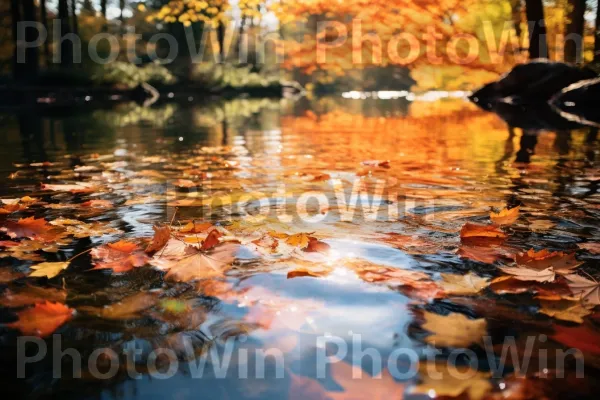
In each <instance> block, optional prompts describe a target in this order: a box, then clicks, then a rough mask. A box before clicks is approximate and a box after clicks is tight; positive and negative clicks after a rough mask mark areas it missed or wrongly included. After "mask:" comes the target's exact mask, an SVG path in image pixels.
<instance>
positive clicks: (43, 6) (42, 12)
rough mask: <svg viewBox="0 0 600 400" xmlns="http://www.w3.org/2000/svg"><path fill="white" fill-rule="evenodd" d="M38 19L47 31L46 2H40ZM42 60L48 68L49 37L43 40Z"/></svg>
mask: <svg viewBox="0 0 600 400" xmlns="http://www.w3.org/2000/svg"><path fill="white" fill-rule="evenodd" d="M40 18H41V19H42V25H44V28H46V32H47V31H48V9H47V8H46V0H41V1H40ZM44 58H45V60H46V66H50V35H48V38H47V39H46V40H44Z"/></svg>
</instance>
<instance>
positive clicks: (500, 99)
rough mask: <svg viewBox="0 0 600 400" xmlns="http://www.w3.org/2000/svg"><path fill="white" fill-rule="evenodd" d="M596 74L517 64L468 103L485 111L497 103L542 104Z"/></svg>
mask: <svg viewBox="0 0 600 400" xmlns="http://www.w3.org/2000/svg"><path fill="white" fill-rule="evenodd" d="M597 76H598V75H597V74H596V73H595V72H594V71H592V70H590V69H587V68H584V69H582V68H578V67H574V66H571V65H568V64H564V63H558V62H550V61H547V60H534V61H531V62H530V63H528V64H521V65H517V66H516V67H514V68H513V69H512V71H510V72H509V73H507V74H506V75H504V76H503V77H502V78H500V79H499V80H498V81H496V82H492V83H489V84H487V85H485V86H483V87H482V88H481V89H479V90H477V91H476V92H475V93H473V95H471V97H470V98H471V101H473V102H474V103H475V104H477V105H479V106H480V107H482V108H484V109H486V110H489V109H491V108H493V106H494V105H495V104H498V103H508V104H513V105H528V104H542V103H546V102H548V101H549V100H550V99H551V98H552V96H554V95H555V94H556V93H558V92H560V91H561V90H562V89H564V88H566V87H567V86H569V85H571V84H573V83H575V82H579V81H581V80H586V79H592V78H596V77H597Z"/></svg>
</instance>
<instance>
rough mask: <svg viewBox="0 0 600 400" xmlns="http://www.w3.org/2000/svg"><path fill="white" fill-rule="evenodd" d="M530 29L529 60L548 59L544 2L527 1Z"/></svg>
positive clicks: (539, 0) (537, 0) (526, 8)
mask: <svg viewBox="0 0 600 400" xmlns="http://www.w3.org/2000/svg"><path fill="white" fill-rule="evenodd" d="M525 12H526V15H527V26H528V27H529V58H530V59H535V58H548V39H547V37H546V36H547V32H546V20H545V18H544V4H543V2H542V0H525Z"/></svg>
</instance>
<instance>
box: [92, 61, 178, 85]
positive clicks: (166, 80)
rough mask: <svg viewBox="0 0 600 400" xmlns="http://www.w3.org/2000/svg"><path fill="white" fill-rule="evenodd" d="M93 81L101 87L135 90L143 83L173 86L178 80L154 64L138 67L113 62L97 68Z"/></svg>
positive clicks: (165, 69) (163, 68)
mask: <svg viewBox="0 0 600 400" xmlns="http://www.w3.org/2000/svg"><path fill="white" fill-rule="evenodd" d="M92 80H93V81H94V82H95V83H97V84H101V85H106V84H109V85H116V86H125V87H128V88H134V87H137V86H139V85H140V84H142V83H149V84H165V85H166V84H172V83H175V81H176V79H175V77H174V76H173V74H171V72H170V71H169V70H168V69H167V68H165V67H164V66H162V65H160V64H157V63H152V64H147V65H145V66H143V67H137V66H136V65H134V64H131V63H127V62H120V61H116V62H112V63H110V64H105V65H102V66H100V67H99V68H97V69H96V70H95V71H94V73H93V74H92Z"/></svg>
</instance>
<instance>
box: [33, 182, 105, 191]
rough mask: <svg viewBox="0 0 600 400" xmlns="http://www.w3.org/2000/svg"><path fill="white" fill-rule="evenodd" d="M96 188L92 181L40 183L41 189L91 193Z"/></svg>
mask: <svg viewBox="0 0 600 400" xmlns="http://www.w3.org/2000/svg"><path fill="white" fill-rule="evenodd" d="M97 189H98V187H97V186H96V185H94V184H93V183H87V182H78V183H75V184H68V185H60V184H42V190H53V191H55V192H71V193H73V194H75V193H93V192H95V191H96V190H97Z"/></svg>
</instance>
